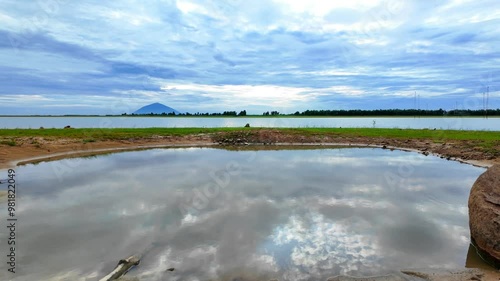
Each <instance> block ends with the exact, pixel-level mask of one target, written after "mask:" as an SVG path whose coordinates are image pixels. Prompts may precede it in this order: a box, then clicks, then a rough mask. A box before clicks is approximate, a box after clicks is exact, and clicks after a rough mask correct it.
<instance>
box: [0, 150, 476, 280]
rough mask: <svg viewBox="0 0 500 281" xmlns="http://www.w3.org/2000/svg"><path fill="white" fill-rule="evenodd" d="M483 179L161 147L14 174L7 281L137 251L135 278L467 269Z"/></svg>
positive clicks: (294, 156)
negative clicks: (15, 238)
mask: <svg viewBox="0 0 500 281" xmlns="http://www.w3.org/2000/svg"><path fill="white" fill-rule="evenodd" d="M62 168H64V169H62ZM61 171H65V172H61ZM483 171H484V170H483V169H480V168H476V167H472V166H468V165H463V164H459V163H456V162H449V161H445V160H442V159H439V158H437V157H431V156H428V157H425V156H422V155H418V154H415V153H407V152H401V151H392V152H391V151H388V150H381V149H324V150H284V151H225V150H217V149H201V148H192V149H156V150H148V151H138V152H126V153H119V154H113V155H109V156H102V157H96V158H88V159H85V158H82V159H67V160H63V161H60V162H49V163H41V164H38V165H36V166H33V165H31V166H26V167H21V168H19V169H18V171H17V174H18V178H19V179H18V181H19V190H22V192H20V198H19V202H21V203H20V204H19V205H20V209H19V211H18V216H19V219H20V221H21V222H22V228H21V229H20V230H19V231H20V235H19V245H21V246H20V247H19V250H18V260H19V272H18V273H17V274H16V278H14V279H13V280H51V279H52V280H58V278H61V277H65V278H68V280H98V277H102V276H103V275H105V274H106V273H108V272H109V271H111V270H112V269H113V268H114V266H115V265H116V262H117V261H118V260H119V259H122V258H125V257H128V256H130V255H132V254H136V253H141V254H144V257H143V260H142V262H141V264H140V266H139V267H138V268H137V269H136V270H133V271H132V272H130V273H129V274H130V275H131V276H137V277H139V278H140V280H164V279H165V278H169V279H168V280H214V279H215V280H233V279H234V278H236V277H239V278H242V280H246V279H250V280H252V279H255V280H269V279H272V278H279V279H280V280H318V279H320V278H323V279H326V277H328V276H332V275H337V274H350V275H355V276H360V275H373V274H384V273H387V272H390V271H391V270H397V269H399V268H408V267H413V268H414V267H462V266H463V265H464V264H465V257H466V253H467V250H468V246H469V231H468V220H467V207H466V206H467V197H468V193H469V190H470V187H471V186H472V184H473V182H474V180H475V179H476V178H477V177H478V176H479V174H480V173H482V172H483ZM0 212H3V213H5V212H6V210H5V206H4V205H2V206H1V210H0ZM1 239H2V240H4V239H5V235H4V234H3V233H2V236H1ZM0 243H1V244H2V245H5V244H6V243H5V241H0ZM41 261H43V262H41ZM3 266H4V265H2V267H3ZM171 267H174V268H175V269H176V270H175V271H174V272H170V271H166V269H168V268H171ZM1 272H2V273H0V279H2V280H3V279H4V278H3V277H7V276H2V275H1V274H4V273H5V272H6V270H4V269H3V268H2V270H1ZM89 276H90V277H91V278H88V277H89ZM8 278H11V277H10V276H8ZM85 278H88V279H85ZM245 278H246V279H245Z"/></svg>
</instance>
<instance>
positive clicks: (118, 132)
mask: <svg viewBox="0 0 500 281" xmlns="http://www.w3.org/2000/svg"><path fill="white" fill-rule="evenodd" d="M261 130H269V128H133V129H126V128H113V129H98V128H89V129H0V138H1V144H6V145H10V146H13V145H15V144H14V143H12V141H13V139H15V138H18V137H49V138H71V139H82V140H88V141H92V140H124V139H130V138H151V137H155V136H186V135H194V134H212V133H228V132H240V131H243V132H248V133H250V134H252V133H255V132H258V131H261ZM272 130H273V131H277V132H281V133H284V134H292V135H305V136H312V135H323V136H332V137H386V138H400V139H432V140H437V141H439V140H477V141H485V142H495V141H497V142H498V141H500V131H463V130H428V129H379V128H273V129H272Z"/></svg>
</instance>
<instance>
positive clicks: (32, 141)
mask: <svg viewBox="0 0 500 281" xmlns="http://www.w3.org/2000/svg"><path fill="white" fill-rule="evenodd" d="M15 143H16V145H15V146H8V145H5V144H0V169H5V168H9V167H14V166H15V165H16V164H25V163H30V162H37V161H41V160H42V159H43V160H53V159H60V158H64V157H74V156H83V155H89V154H99V153H109V152H110V151H118V150H132V149H141V148H150V147H169V146H209V145H216V146H243V145H253V144H259V145H279V144H293V145H299V144H300V145H325V144H329V145H346V146H349V145H351V146H375V147H383V148H387V149H406V150H414V151H418V152H420V153H423V154H425V155H428V154H437V155H440V156H441V157H442V158H446V159H448V160H458V161H463V162H467V163H471V164H474V165H479V166H491V165H493V164H495V163H500V158H499V157H496V156H493V155H491V154H488V153H485V152H484V151H483V149H482V148H481V147H480V146H478V143H477V142H476V141H472V140H464V141H453V142H448V143H435V142H433V141H432V140H415V139H395V138H383V137H374V138H372V137H355V138H346V137H343V136H331V135H328V136H323V135H299V134H288V133H284V132H282V131H278V130H273V129H262V130H258V131H240V132H221V133H215V134H197V135H187V136H155V137H150V138H137V139H127V140H97V141H95V142H87V143H84V142H83V141H82V140H80V139H46V138H41V137H36V138H33V137H24V138H17V139H15ZM496 149H498V150H500V147H499V148H496Z"/></svg>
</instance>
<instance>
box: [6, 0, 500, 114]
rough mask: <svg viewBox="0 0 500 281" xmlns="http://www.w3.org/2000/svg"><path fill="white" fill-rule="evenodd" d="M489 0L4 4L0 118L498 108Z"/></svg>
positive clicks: (495, 31)
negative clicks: (163, 111)
mask: <svg viewBox="0 0 500 281" xmlns="http://www.w3.org/2000/svg"><path fill="white" fill-rule="evenodd" d="M499 43H500V3H499V2H498V0H482V1H481V0H470V1H469V0H428V1H420V0H401V1H400V0H349V1H345V0H329V1H324V0H308V1H298V0H290V1H287V0H255V1H242V0H226V1H225V0H214V1H200V0H178V1H174V0H162V1H152V0H141V1H132V0H124V1H97V0H95V1H94V0H87V1H69V0H39V1H18V0H2V3H1V5H0V85H1V87H0V115H2V114H121V113H125V112H126V113H130V112H133V111H135V110H136V109H138V108H140V107H142V106H144V105H147V104H149V103H153V102H160V103H163V104H165V105H167V106H170V107H173V108H175V109H177V110H178V111H181V112H185V111H188V112H192V113H194V112H198V111H199V112H220V111H225V110H235V111H239V110H247V112H248V113H249V114H261V113H262V112H263V111H268V110H277V111H279V112H282V113H293V112H295V111H303V110H307V109H346V110H347V109H379V108H382V109H385V108H420V109H438V108H443V109H446V110H449V109H455V108H460V109H462V108H467V109H483V107H484V102H483V94H484V93H485V92H487V91H488V90H489V101H488V107H489V108H500V91H499V78H498V77H499V74H500V67H499V65H500V48H499V47H498V46H500V44H499Z"/></svg>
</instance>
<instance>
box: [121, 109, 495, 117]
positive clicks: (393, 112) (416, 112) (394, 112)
mask: <svg viewBox="0 0 500 281" xmlns="http://www.w3.org/2000/svg"><path fill="white" fill-rule="evenodd" d="M122 116H259V115H247V112H246V110H242V111H240V112H239V113H238V112H236V111H224V112H219V113H208V112H206V113H200V112H196V113H189V112H185V113H177V114H176V113H175V112H171V113H165V112H164V113H161V114H155V113H149V114H134V113H132V114H127V113H123V114H122ZM261 116H450V117H452V116H478V117H479V116H500V108H498V109H488V110H471V109H462V110H461V109H454V110H448V111H447V110H444V109H441V108H440V109H436V110H424V109H376V110H361V109H351V110H306V111H302V112H299V111H296V112H295V113H280V112H278V111H266V112H263V113H262V115H261Z"/></svg>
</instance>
